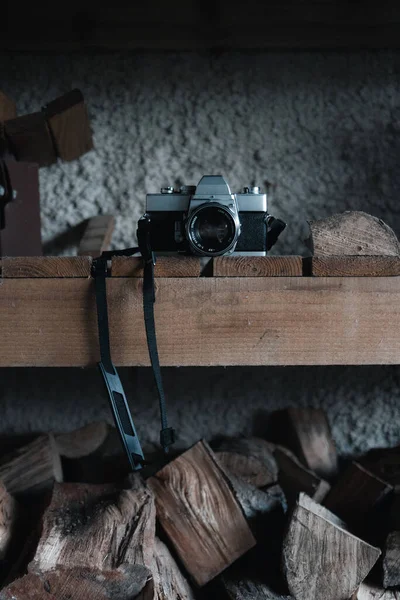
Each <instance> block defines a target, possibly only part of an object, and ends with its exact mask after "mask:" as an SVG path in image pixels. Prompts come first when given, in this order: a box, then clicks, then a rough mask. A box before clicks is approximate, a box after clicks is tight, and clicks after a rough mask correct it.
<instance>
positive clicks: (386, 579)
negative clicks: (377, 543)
mask: <svg viewBox="0 0 400 600" xmlns="http://www.w3.org/2000/svg"><path fill="white" fill-rule="evenodd" d="M382 568H383V587H385V588H388V587H397V586H400V531H398V530H397V531H391V532H390V533H389V535H388V536H387V538H386V543H385V546H384V549H383V561H382Z"/></svg>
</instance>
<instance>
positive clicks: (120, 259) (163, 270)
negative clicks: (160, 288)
mask: <svg viewBox="0 0 400 600" xmlns="http://www.w3.org/2000/svg"><path fill="white" fill-rule="evenodd" d="M200 274H201V262H200V259H199V258H196V257H194V256H160V257H157V260H156V264H155V267H154V275H155V277H199V276H200ZM111 276H112V277H143V261H142V259H141V258H140V257H139V258H136V257H132V258H130V257H126V256H115V257H114V258H113V259H112V263H111Z"/></svg>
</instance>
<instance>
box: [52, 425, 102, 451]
mask: <svg viewBox="0 0 400 600" xmlns="http://www.w3.org/2000/svg"><path fill="white" fill-rule="evenodd" d="M110 429H113V428H112V427H111V425H109V424H108V423H106V422H105V421H98V422H95V423H90V424H89V425H84V426H83V427H80V428H79V429H74V430H72V431H68V432H66V433H58V434H55V435H54V439H55V442H56V445H57V448H58V451H59V453H60V454H61V456H65V457H66V458H82V456H88V455H89V454H92V453H93V452H95V451H96V450H98V448H100V447H101V446H102V445H103V444H104V442H105V441H106V439H107V436H108V434H109V430H110Z"/></svg>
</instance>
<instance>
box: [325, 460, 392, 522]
mask: <svg viewBox="0 0 400 600" xmlns="http://www.w3.org/2000/svg"><path fill="white" fill-rule="evenodd" d="M392 490H393V488H392V486H391V485H389V484H388V483H386V481H383V479H380V478H379V477H376V476H375V475H374V474H373V473H371V472H370V471H368V470H367V469H365V468H364V467H363V466H362V465H360V464H358V463H357V462H352V463H351V464H350V465H349V466H348V468H347V469H346V470H345V471H344V473H342V475H341V476H340V478H339V480H338V481H337V482H336V484H335V485H334V486H333V487H332V489H331V491H330V492H329V494H328V495H327V497H326V498H325V501H324V503H323V504H324V506H326V508H327V509H328V510H330V511H332V512H334V513H335V514H336V515H338V516H339V517H340V518H341V519H343V520H344V521H345V522H346V523H347V524H348V525H352V526H353V527H358V526H359V524H360V523H362V522H363V520H364V519H365V517H366V516H367V514H368V513H369V512H370V511H371V510H372V509H373V508H374V507H375V506H376V505H377V504H378V503H379V502H381V501H382V500H383V498H385V497H386V496H387V495H388V494H389V493H390V492H391V491H392Z"/></svg>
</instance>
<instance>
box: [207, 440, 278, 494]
mask: <svg viewBox="0 0 400 600" xmlns="http://www.w3.org/2000/svg"><path fill="white" fill-rule="evenodd" d="M272 447H273V446H272V444H270V443H268V442H266V441H265V440H262V439H260V438H255V437H252V438H224V439H223V440H221V441H220V442H219V443H218V444H216V445H213V449H214V452H215V455H216V456H217V457H218V460H219V461H220V463H221V464H222V465H223V467H224V468H225V469H226V470H227V471H229V472H230V473H232V475H235V476H236V477H240V478H241V479H243V480H244V481H246V482H247V483H251V484H253V485H256V486H257V487H264V486H266V485H270V484H272V483H276V481H277V474H278V468H277V466H276V461H275V458H274V455H273V452H272Z"/></svg>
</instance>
